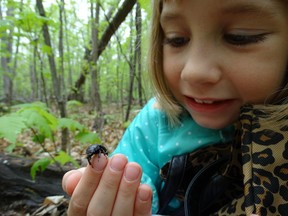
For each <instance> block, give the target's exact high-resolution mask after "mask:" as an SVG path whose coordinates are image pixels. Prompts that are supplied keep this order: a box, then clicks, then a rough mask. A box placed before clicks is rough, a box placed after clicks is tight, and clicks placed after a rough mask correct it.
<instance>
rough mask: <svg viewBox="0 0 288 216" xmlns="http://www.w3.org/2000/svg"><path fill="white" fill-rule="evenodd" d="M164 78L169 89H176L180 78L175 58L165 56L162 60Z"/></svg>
mask: <svg viewBox="0 0 288 216" xmlns="http://www.w3.org/2000/svg"><path fill="white" fill-rule="evenodd" d="M163 70H164V76H165V79H166V81H167V82H168V85H169V86H170V87H172V88H173V87H177V86H178V82H179V80H180V76H181V66H180V63H179V61H177V58H175V57H173V58H172V56H170V55H167V54H166V55H165V54H164V58H163Z"/></svg>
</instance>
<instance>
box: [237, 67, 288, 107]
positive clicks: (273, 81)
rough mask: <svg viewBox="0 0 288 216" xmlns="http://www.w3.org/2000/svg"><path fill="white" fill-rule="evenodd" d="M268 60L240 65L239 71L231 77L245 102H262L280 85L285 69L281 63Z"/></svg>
mask: <svg viewBox="0 0 288 216" xmlns="http://www.w3.org/2000/svg"><path fill="white" fill-rule="evenodd" d="M269 62H270V64H269V63H268V62H267V63H266V64H265V63H263V64H259V65H255V62H254V66H252V65H253V64H251V66H250V67H249V66H248V67H247V66H246V67H245V66H242V69H241V70H239V71H241V73H237V74H238V76H236V75H235V76H234V77H233V80H234V83H235V86H236V88H237V89H238V92H239V94H240V95H241V96H242V98H243V101H244V102H245V103H263V102H265V101H266V100H267V99H268V98H269V97H271V96H272V95H273V94H275V93H276V92H277V90H278V89H279V87H280V86H281V84H282V80H283V78H284V75H285V70H286V69H285V68H284V67H282V66H281V64H280V65H279V64H275V62H274V64H273V62H272V61H269ZM276 62H278V61H276ZM248 65H249V64H248ZM282 65H283V62H282ZM240 68H241V66H239V69H240ZM243 71H244V72H243Z"/></svg>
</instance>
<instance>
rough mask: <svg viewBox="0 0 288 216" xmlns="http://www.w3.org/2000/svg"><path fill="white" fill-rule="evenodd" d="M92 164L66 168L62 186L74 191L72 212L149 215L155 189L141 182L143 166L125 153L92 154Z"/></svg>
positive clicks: (68, 191)
mask: <svg viewBox="0 0 288 216" xmlns="http://www.w3.org/2000/svg"><path fill="white" fill-rule="evenodd" d="M91 162H92V165H93V166H90V165H88V166H87V167H86V168H81V169H78V170H74V171H69V172H67V173H66V174H65V175H64V177H63V181H62V187H63V189H64V191H66V192H67V193H68V194H70V195H71V194H72V197H71V200H70V204H69V207H68V215H69V216H74V215H75V216H76V215H77V216H78V215H94V216H97V215H101V216H106V215H107V216H108V215H109V216H110V215H116V216H122V215H123V216H124V215H125V216H148V215H149V216H150V215H151V201H152V191H151V188H150V187H149V186H147V185H140V180H141V175H142V169H141V167H140V166H139V165H138V164H136V163H128V161H127V158H126V157H125V156H124V155H114V156H113V157H112V158H111V159H107V158H106V157H105V156H104V155H101V157H93V158H92V161H91Z"/></svg>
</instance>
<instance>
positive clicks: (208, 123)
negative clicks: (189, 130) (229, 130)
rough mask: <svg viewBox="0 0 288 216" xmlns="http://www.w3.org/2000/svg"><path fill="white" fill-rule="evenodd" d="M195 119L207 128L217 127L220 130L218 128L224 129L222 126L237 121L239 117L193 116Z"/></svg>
mask: <svg viewBox="0 0 288 216" xmlns="http://www.w3.org/2000/svg"><path fill="white" fill-rule="evenodd" d="M193 119H194V120H195V122H196V123H197V124H199V125H200V126H202V127H205V128H209V129H215V130H218V129H222V128H225V127H227V126H229V125H231V124H233V123H235V121H236V120H237V119H233V120H232V119H225V118H223V117H221V118H216V119H215V118H209V117H208V118H197V117H195V118H193Z"/></svg>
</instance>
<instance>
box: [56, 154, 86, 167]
mask: <svg viewBox="0 0 288 216" xmlns="http://www.w3.org/2000/svg"><path fill="white" fill-rule="evenodd" d="M54 160H55V161H57V162H59V163H60V164H61V165H62V166H63V165H65V164H66V163H70V162H71V163H72V164H73V165H74V166H76V167H77V168H79V167H80V165H79V164H78V163H77V162H76V161H75V160H74V159H73V158H72V157H71V156H70V155H68V154H67V153H66V152H64V151H60V152H59V153H58V155H57V156H56V157H54Z"/></svg>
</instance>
